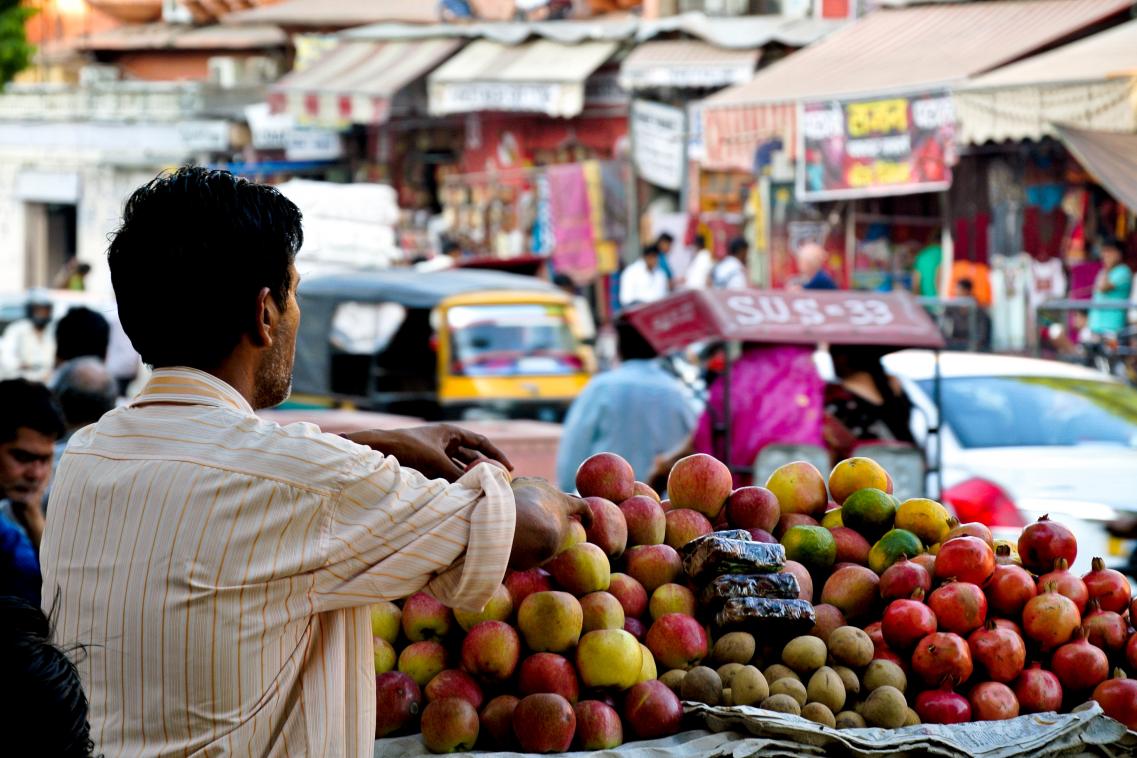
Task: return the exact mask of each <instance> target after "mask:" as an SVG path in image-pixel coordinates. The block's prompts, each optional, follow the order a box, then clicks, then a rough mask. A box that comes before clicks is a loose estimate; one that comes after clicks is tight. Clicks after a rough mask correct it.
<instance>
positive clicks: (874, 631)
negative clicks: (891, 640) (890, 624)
mask: <svg viewBox="0 0 1137 758" xmlns="http://www.w3.org/2000/svg"><path fill="white" fill-rule="evenodd" d="M881 626H882V624H881V622H879V621H874V622H872V623H871V624H869V625H868V626H866V627H865V634H867V635H868V636H869V639H870V640H872V646H873V647H874V648H875V649H877V650H880V649H881V648H887V647H888V643H886V642H885V641H884V634H883V633H882V632H881Z"/></svg>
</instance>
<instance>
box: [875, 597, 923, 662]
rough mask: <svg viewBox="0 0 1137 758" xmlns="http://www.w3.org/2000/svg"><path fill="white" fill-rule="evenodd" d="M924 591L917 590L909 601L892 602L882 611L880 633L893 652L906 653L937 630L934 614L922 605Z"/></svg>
mask: <svg viewBox="0 0 1137 758" xmlns="http://www.w3.org/2000/svg"><path fill="white" fill-rule="evenodd" d="M923 598H924V590H922V589H920V588H917V589H916V591H915V592H913V593H912V599H911V600H893V601H892V602H891V603H889V604H888V607H887V608H885V609H884V617H883V618H882V619H881V622H880V631H881V634H882V635H883V636H884V641H885V643H887V645H888V646H889V647H890V648H892V649H893V650H901V651H908V650H911V649H912V648H913V647H915V646H916V643H917V642H919V641H920V640H921V639H923V638H924V637H927V636H928V635H929V634H931V633H932V632H934V631H936V629H937V621H936V614H935V613H933V612H932V609H931V608H929V607H928V606H927V605H925V604H924V601H923Z"/></svg>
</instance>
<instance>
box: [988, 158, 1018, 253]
mask: <svg viewBox="0 0 1137 758" xmlns="http://www.w3.org/2000/svg"><path fill="white" fill-rule="evenodd" d="M987 202H988V204H989V205H990V207H991V227H990V228H991V237H990V243H989V245H988V247H989V249H990V251H991V253H992V254H995V255H1014V254H1015V253H1017V252H1019V251H1020V250H1022V249H1023V241H1022V240H1023V206H1024V205H1025V203H1026V194H1025V193H1024V192H1023V189H1022V185H1021V184H1020V183H1019V180H1018V178H1017V177H1016V176H1015V172H1014V169H1012V168H1011V167H1010V166H1009V165H1008V164H1007V163H1006V162H1005V161H1001V160H995V161H992V162H991V164H990V165H989V166H988V167H987Z"/></svg>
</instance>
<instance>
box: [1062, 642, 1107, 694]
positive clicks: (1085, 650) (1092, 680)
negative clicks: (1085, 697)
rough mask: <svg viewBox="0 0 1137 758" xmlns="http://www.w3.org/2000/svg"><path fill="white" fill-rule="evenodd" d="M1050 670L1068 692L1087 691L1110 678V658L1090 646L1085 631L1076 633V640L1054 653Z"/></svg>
mask: <svg viewBox="0 0 1137 758" xmlns="http://www.w3.org/2000/svg"><path fill="white" fill-rule="evenodd" d="M1050 668H1051V669H1053V670H1054V673H1055V674H1056V675H1057V676H1058V681H1060V682H1062V688H1063V689H1066V690H1074V691H1075V692H1078V691H1087V690H1091V689H1093V688H1094V687H1096V686H1098V685H1099V684H1101V683H1102V682H1104V681H1105V680H1106V679H1107V678H1108V677H1109V658H1108V657H1107V656H1106V654H1105V652H1104V651H1103V650H1102V649H1101V648H1098V647H1094V646H1093V645H1091V644H1090V641H1089V640H1087V639H1086V634H1085V631H1084V630H1083V629H1080V628H1079V629H1078V630H1077V631H1075V632H1074V639H1073V640H1071V641H1070V642H1067V643H1066V644H1065V645H1063V646H1062V647H1060V648H1058V649H1057V650H1055V651H1054V658H1053V659H1052V660H1051V661H1050Z"/></svg>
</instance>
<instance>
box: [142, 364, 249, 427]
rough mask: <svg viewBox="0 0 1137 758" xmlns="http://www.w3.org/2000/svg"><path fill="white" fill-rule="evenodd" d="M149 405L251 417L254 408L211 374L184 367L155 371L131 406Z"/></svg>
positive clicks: (238, 393) (229, 386) (239, 394)
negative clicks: (211, 409)
mask: <svg viewBox="0 0 1137 758" xmlns="http://www.w3.org/2000/svg"><path fill="white" fill-rule="evenodd" d="M152 403H174V404H179V405H211V406H215V407H217V408H232V409H234V410H238V411H241V412H242V413H247V414H249V415H252V414H253V407H252V406H251V405H249V402H248V401H247V400H245V398H244V396H242V395H241V393H240V392H238V391H237V390H235V389H233V387H232V386H231V385H229V384H227V383H225V382H223V381H221V380H220V379H218V378H217V377H216V376H213V375H212V374H207V373H205V372H204V371H198V370H197V369H195V368H189V367H187V366H175V367H172V368H160V369H156V370H155V371H154V373H153V375H151V377H150V381H148V382H146V386H145V387H143V388H142V391H141V392H139V393H138V396H137V397H135V398H134V399H133V400H131V401H130V403H128V405H129V406H131V407H136V406H141V405H150V404H152Z"/></svg>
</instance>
